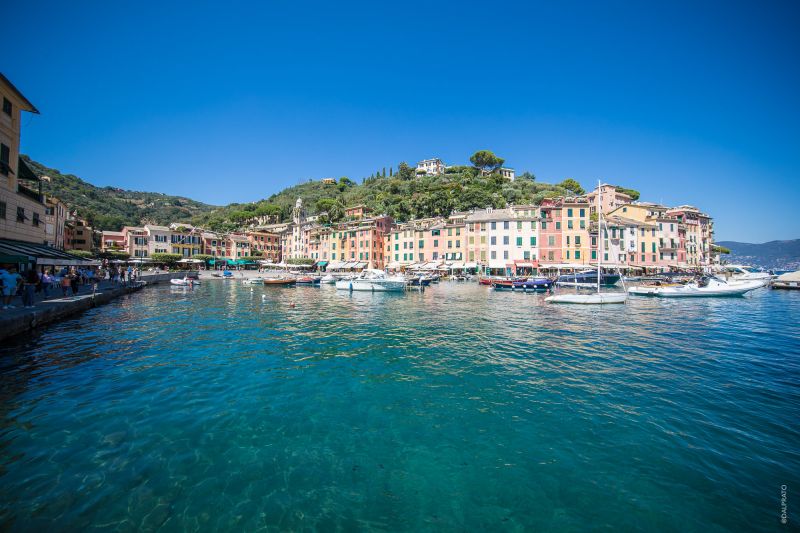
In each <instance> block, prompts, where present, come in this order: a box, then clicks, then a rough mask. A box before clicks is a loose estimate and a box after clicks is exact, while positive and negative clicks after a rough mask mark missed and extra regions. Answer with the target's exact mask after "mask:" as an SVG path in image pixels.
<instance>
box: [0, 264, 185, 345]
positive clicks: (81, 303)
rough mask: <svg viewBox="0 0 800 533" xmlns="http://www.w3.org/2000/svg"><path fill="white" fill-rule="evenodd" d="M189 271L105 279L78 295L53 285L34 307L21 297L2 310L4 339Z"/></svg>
mask: <svg viewBox="0 0 800 533" xmlns="http://www.w3.org/2000/svg"><path fill="white" fill-rule="evenodd" d="M184 275H186V272H163V273H159V274H152V273H144V274H142V275H141V276H140V277H139V279H138V280H137V281H134V282H132V283H112V282H111V281H108V280H103V281H101V282H100V283H98V284H97V287H96V289H95V288H94V287H93V286H92V285H81V286H80V290H79V291H78V293H77V294H75V295H73V294H72V292H71V291H68V293H67V296H63V294H62V292H61V288H60V287H58V288H51V289H50V290H49V291H48V296H47V297H45V294H44V292H40V293H37V294H36V297H35V300H34V306H33V308H32V309H31V308H29V309H26V308H24V307H23V306H22V303H21V301H20V298H19V297H15V298H14V300H13V301H12V305H14V306H15V307H14V308H13V309H0V340H3V339H6V338H8V337H12V336H14V335H19V334H21V333H25V332H26V331H31V330H34V329H36V328H39V327H41V326H45V325H47V324H51V323H53V322H57V321H58V320H61V319H64V318H67V317H70V316H72V315H75V314H78V313H82V312H83V311H86V310H87V309H91V308H92V307H97V306H98V305H103V304H106V303H108V302H110V301H112V300H114V299H116V298H118V297H120V296H124V295H126V294H130V293H133V292H136V291H138V290H140V289H143V288H145V287H147V286H148V285H155V284H158V283H160V282H164V281H169V280H170V279H173V278H181V277H183V276H184Z"/></svg>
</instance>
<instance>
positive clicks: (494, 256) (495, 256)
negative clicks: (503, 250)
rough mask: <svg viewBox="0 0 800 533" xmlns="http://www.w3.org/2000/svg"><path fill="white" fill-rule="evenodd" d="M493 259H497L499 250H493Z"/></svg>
mask: <svg viewBox="0 0 800 533" xmlns="http://www.w3.org/2000/svg"><path fill="white" fill-rule="evenodd" d="M492 259H497V252H495V251H494V250H492Z"/></svg>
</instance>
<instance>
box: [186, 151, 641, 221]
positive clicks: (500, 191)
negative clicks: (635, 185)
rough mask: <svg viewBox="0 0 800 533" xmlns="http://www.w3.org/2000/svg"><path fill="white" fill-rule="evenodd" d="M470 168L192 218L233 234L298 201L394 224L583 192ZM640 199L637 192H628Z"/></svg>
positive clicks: (410, 171) (321, 185) (383, 174)
mask: <svg viewBox="0 0 800 533" xmlns="http://www.w3.org/2000/svg"><path fill="white" fill-rule="evenodd" d="M471 161H472V163H473V166H454V167H449V168H447V170H446V171H445V173H444V174H442V175H438V176H429V175H424V174H423V175H419V174H417V173H416V171H415V169H414V168H412V167H411V166H409V165H408V164H407V163H400V165H399V166H398V168H397V170H396V171H395V169H394V168H389V170H388V172H387V170H386V168H383V169H381V170H380V171H378V172H375V173H373V174H372V175H371V176H369V177H367V178H364V179H363V181H362V183H360V184H358V183H356V182H354V181H353V180H351V179H349V178H347V177H342V178H339V179H338V180H327V182H326V181H318V180H313V181H311V180H310V181H308V182H306V183H301V184H298V185H295V186H293V187H288V188H286V189H284V190H282V191H280V192H278V193H276V194H273V195H272V196H270V197H268V198H266V199H263V200H260V201H257V202H253V203H248V204H231V205H229V206H227V207H224V208H220V209H217V210H214V211H211V212H207V213H203V214H201V215H199V216H198V217H196V218H195V219H194V222H195V223H196V224H198V225H203V226H206V227H209V228H211V229H216V230H223V229H233V228H235V227H238V226H242V225H246V224H249V223H255V222H257V221H258V222H263V221H264V220H265V219H267V218H270V219H271V220H272V221H275V222H277V221H286V220H289V218H290V217H291V211H292V207H294V204H295V201H296V200H297V198H302V199H303V202H304V205H305V206H306V208H307V210H308V212H309V213H310V214H321V215H322V221H323V222H324V221H330V222H336V221H338V220H341V219H342V218H343V217H344V210H345V208H346V207H349V206H353V205H359V204H363V205H366V206H367V207H369V208H371V209H372V210H373V211H374V212H376V213H385V214H387V215H390V216H392V217H393V218H394V219H395V220H398V221H401V222H402V221H406V220H410V219H413V218H425V217H432V216H447V215H449V214H450V213H452V212H453V211H466V210H469V209H478V208H485V207H496V208H500V207H505V206H506V205H507V204H526V203H532V204H539V203H541V201H542V200H543V199H545V198H549V197H555V196H574V195H577V194H583V193H584V192H585V191H584V190H583V188H582V187H581V185H580V184H579V183H578V182H577V181H575V180H574V179H571V178H568V179H565V180H564V181H562V182H561V183H558V184H547V183H539V182H537V181H536V177H535V176H534V175H533V174H531V173H530V172H524V173H522V174H521V175H519V176H517V178H516V180H514V181H510V180H508V179H506V178H504V177H503V176H501V175H500V173H499V169H500V167H501V166H502V164H503V160H502V159H501V158H498V157H496V156H494V154H492V153H491V152H489V151H486V150H482V151H480V152H476V153H475V155H473V156H472V158H471ZM631 192H633V193H635V194H636V195H637V196H638V193H637V192H636V191H631Z"/></svg>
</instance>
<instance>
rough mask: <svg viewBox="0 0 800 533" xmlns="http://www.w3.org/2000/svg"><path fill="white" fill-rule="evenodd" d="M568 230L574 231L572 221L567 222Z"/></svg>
mask: <svg viewBox="0 0 800 533" xmlns="http://www.w3.org/2000/svg"><path fill="white" fill-rule="evenodd" d="M567 229H572V220H567Z"/></svg>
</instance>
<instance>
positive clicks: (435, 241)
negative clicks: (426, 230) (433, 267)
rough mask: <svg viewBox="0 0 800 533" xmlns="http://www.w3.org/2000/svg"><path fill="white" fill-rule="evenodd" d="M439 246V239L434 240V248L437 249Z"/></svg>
mask: <svg viewBox="0 0 800 533" xmlns="http://www.w3.org/2000/svg"><path fill="white" fill-rule="evenodd" d="M437 246H439V239H433V247H434V248H436V247H437Z"/></svg>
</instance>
